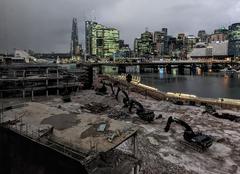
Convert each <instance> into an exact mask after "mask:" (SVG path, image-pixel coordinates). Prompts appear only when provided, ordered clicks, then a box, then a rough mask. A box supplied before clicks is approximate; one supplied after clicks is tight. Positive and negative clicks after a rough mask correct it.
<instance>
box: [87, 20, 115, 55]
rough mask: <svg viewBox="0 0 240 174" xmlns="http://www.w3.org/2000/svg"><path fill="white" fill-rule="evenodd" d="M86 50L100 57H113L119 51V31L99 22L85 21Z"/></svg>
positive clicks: (89, 53)
mask: <svg viewBox="0 0 240 174" xmlns="http://www.w3.org/2000/svg"><path fill="white" fill-rule="evenodd" d="M85 30H86V31H85V34H86V36H85V37H86V52H87V54H88V55H89V56H96V57H99V58H103V57H113V56H114V54H116V52H117V51H119V31H118V30H116V29H115V28H108V27H105V26H103V25H101V24H98V23H97V22H92V21H86V22H85Z"/></svg>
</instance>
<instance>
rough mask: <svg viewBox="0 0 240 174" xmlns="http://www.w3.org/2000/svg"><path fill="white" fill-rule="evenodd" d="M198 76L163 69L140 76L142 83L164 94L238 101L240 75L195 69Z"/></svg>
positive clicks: (239, 97) (239, 96)
mask: <svg viewBox="0 0 240 174" xmlns="http://www.w3.org/2000/svg"><path fill="white" fill-rule="evenodd" d="M196 70H197V71H196V74H198V75H195V76H193V75H178V74H177V69H175V70H174V69H172V74H167V73H166V72H165V70H164V69H163V68H160V69H159V73H150V74H141V79H142V83H145V84H147V85H150V86H153V87H156V88H158V89H159V90H161V91H165V92H182V93H189V94H193V95H197V96H201V97H211V98H234V99H240V75H239V74H235V75H234V76H230V75H226V74H225V75H224V74H220V73H205V74H203V75H201V74H202V72H201V69H200V68H197V69H196Z"/></svg>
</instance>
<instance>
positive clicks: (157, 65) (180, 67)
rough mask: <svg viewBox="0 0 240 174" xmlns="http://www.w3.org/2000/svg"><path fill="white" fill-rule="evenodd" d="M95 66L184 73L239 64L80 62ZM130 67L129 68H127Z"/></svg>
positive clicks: (119, 70)
mask: <svg viewBox="0 0 240 174" xmlns="http://www.w3.org/2000/svg"><path fill="white" fill-rule="evenodd" d="M82 64H84V65H90V66H92V67H97V68H98V70H99V72H102V71H104V70H105V69H111V68H112V70H113V71H116V72H117V73H128V72H129V71H130V72H134V73H141V72H142V73H143V72H149V71H150V72H158V70H159V68H166V72H167V73H169V74H170V73H171V70H172V68H177V69H178V72H179V74H184V69H186V68H187V69H190V73H191V74H195V73H196V68H197V67H199V68H201V70H202V71H203V72H208V71H209V69H213V70H219V69H222V68H224V67H227V66H228V65H231V66H234V65H237V66H238V65H239V64H240V62H237V61H230V60H214V59H204V60H177V61H152V62H150V61H149V62H97V63H82ZM129 69H130V70H129Z"/></svg>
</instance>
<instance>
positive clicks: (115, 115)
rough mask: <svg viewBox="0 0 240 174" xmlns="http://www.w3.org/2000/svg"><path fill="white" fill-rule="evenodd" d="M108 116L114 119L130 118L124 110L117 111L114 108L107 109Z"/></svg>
mask: <svg viewBox="0 0 240 174" xmlns="http://www.w3.org/2000/svg"><path fill="white" fill-rule="evenodd" d="M108 117H109V118H112V119H115V120H126V119H129V118H130V115H129V114H128V113H126V112H124V111H118V110H116V109H114V110H111V111H109V113H108Z"/></svg>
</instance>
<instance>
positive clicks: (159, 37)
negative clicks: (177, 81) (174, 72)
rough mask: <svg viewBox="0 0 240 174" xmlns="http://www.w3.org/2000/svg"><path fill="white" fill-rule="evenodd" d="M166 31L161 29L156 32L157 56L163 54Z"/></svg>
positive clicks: (155, 48)
mask: <svg viewBox="0 0 240 174" xmlns="http://www.w3.org/2000/svg"><path fill="white" fill-rule="evenodd" d="M164 38H165V33H164V32H161V31H155V32H154V55H155V56H157V57H161V56H163V53H164V52H163V51H164Z"/></svg>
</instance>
